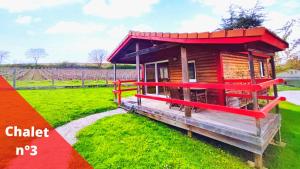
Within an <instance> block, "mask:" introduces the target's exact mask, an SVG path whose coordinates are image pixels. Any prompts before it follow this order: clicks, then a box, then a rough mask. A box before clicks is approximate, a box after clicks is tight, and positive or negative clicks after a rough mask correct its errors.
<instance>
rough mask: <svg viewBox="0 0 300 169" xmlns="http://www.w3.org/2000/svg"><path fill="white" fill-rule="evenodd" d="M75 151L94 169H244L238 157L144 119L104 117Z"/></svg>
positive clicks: (87, 130) (83, 133)
mask: <svg viewBox="0 0 300 169" xmlns="http://www.w3.org/2000/svg"><path fill="white" fill-rule="evenodd" d="M78 138H79V141H78V142H77V143H76V144H75V146H74V147H75V149H76V150H77V151H78V152H79V153H80V154H81V155H83V157H84V158H85V159H86V160H87V161H88V162H89V163H90V164H92V166H93V167H94V168H128V169H133V168H172V169H173V168H197V169H198V168H226V169H227V168H232V169H233V168H248V167H247V165H246V163H244V162H242V161H241V160H240V159H239V158H238V157H235V156H232V155H230V154H229V153H226V152H224V151H223V150H222V149H221V148H215V147H213V146H212V145H210V144H205V143H203V142H201V141H199V140H197V139H193V138H189V137H187V136H186V135H185V134H182V133H180V132H179V131H177V130H174V129H172V128H170V127H168V126H167V125H164V124H162V123H158V122H154V121H152V120H149V119H147V118H145V117H142V116H138V115H134V114H125V115H116V116H113V117H108V118H105V119H101V120H99V121H97V122H96V123H95V124H93V125H91V126H89V127H87V128H85V129H83V130H81V131H80V133H79V134H78Z"/></svg>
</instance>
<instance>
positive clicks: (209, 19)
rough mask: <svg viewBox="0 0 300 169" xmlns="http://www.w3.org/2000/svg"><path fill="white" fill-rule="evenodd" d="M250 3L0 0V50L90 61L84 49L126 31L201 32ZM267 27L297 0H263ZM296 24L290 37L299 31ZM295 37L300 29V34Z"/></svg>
mask: <svg viewBox="0 0 300 169" xmlns="http://www.w3.org/2000/svg"><path fill="white" fill-rule="evenodd" d="M231 3H232V4H236V5H240V6H242V7H253V6H254V4H255V1H250V0H26V1H25V0H0V20H1V28H0V39H1V41H0V50H7V51H9V52H10V57H9V58H8V59H6V60H5V61H4V62H5V63H28V62H32V60H30V58H27V57H26V56H25V52H26V50H27V49H29V48H45V49H46V51H47V53H48V56H47V57H45V58H42V59H41V60H40V62H42V63H53V62H62V61H68V62H89V59H88V53H89V51H91V50H92V49H95V48H102V49H105V50H106V51H108V53H110V52H111V51H112V50H113V49H114V48H115V47H116V46H117V45H118V43H119V42H120V41H121V40H122V39H123V38H124V37H125V35H126V34H127V33H128V31H129V30H139V31H160V32H203V31H213V30H215V29H216V28H218V27H219V24H220V20H221V18H222V16H226V11H227V10H228V7H229V5H230V4H231ZM261 4H262V5H263V6H264V7H265V9H266V13H267V21H266V22H265V23H264V26H266V27H268V28H269V29H271V30H276V29H277V28H280V27H281V26H282V25H283V24H284V23H285V22H286V21H288V20H290V19H293V18H300V1H298V0H264V1H261ZM299 27H300V26H299V25H297V27H296V28H295V31H294V33H293V35H292V36H291V40H292V39H293V38H296V37H297V33H296V32H300V28H299ZM298 37H299V34H298Z"/></svg>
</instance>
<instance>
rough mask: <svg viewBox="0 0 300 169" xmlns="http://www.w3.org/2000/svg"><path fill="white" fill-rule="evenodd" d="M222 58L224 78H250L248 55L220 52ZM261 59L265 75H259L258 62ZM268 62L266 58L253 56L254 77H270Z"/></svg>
mask: <svg viewBox="0 0 300 169" xmlns="http://www.w3.org/2000/svg"><path fill="white" fill-rule="evenodd" d="M221 57H222V59H223V69H224V78H225V79H250V74H249V65H248V57H247V56H246V55H243V54H237V53H228V52H221ZM260 61H263V62H264V65H265V76H264V77H261V75H260V65H259V62H260ZM270 70H271V69H270V63H269V62H268V59H266V58H257V57H254V73H255V78H258V79H260V78H270V77H271V72H270Z"/></svg>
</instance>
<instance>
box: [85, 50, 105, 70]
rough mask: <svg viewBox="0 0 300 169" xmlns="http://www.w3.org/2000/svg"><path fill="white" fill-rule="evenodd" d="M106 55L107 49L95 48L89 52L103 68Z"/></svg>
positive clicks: (91, 57)
mask: <svg viewBox="0 0 300 169" xmlns="http://www.w3.org/2000/svg"><path fill="white" fill-rule="evenodd" d="M105 56H106V51H105V50H103V49H94V50H92V51H91V52H90V53H89V57H90V59H91V60H92V61H93V62H94V63H97V65H98V66H99V68H101V66H102V63H103V61H104V59H105Z"/></svg>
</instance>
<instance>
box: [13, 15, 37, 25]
mask: <svg viewBox="0 0 300 169" xmlns="http://www.w3.org/2000/svg"><path fill="white" fill-rule="evenodd" d="M41 20H42V19H41V18H34V17H31V16H18V17H17V19H16V23H18V24H31V23H32V22H39V21H41Z"/></svg>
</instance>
